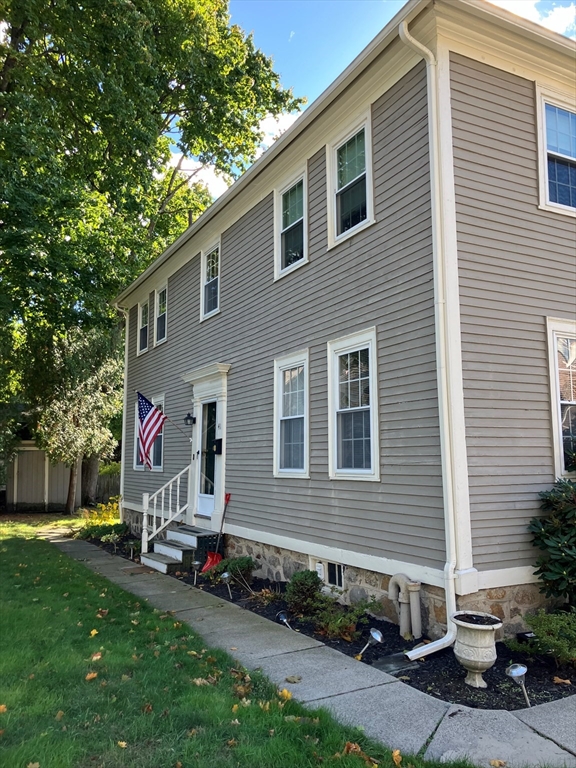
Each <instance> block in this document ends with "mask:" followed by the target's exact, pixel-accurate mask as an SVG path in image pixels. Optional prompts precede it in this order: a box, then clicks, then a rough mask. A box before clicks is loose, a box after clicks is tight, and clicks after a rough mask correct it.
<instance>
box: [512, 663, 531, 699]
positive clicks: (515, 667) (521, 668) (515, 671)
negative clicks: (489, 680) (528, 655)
mask: <svg viewBox="0 0 576 768" xmlns="http://www.w3.org/2000/svg"><path fill="white" fill-rule="evenodd" d="M527 671H528V667H527V666H526V665H525V664H510V666H509V667H507V668H506V674H507V675H508V677H511V678H512V680H514V682H515V683H518V685H519V686H520V688H522V693H523V694H524V698H525V699H526V704H527V705H528V706H529V707H531V706H532V705H531V704H530V699H529V698H528V694H527V693H526V683H525V682H524V681H525V678H526V672H527Z"/></svg>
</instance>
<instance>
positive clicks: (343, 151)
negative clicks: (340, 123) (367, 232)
mask: <svg viewBox="0 0 576 768" xmlns="http://www.w3.org/2000/svg"><path fill="white" fill-rule="evenodd" d="M336 180H337V191H336V234H337V235H341V234H343V233H344V232H347V231H348V230H349V229H353V228H354V227H356V226H357V225H358V224H360V223H361V222H362V221H364V220H365V219H366V218H367V216H368V206H367V202H368V200H367V186H366V129H365V128H362V130H361V131H358V133H357V134H356V135H354V136H352V138H350V139H348V140H347V141H346V142H345V143H344V144H342V145H341V146H340V147H338V148H337V149H336Z"/></svg>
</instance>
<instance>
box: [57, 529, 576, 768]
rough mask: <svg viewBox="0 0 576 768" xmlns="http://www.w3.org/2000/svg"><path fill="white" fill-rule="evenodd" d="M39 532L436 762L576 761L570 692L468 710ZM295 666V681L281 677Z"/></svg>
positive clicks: (311, 698)
mask: <svg viewBox="0 0 576 768" xmlns="http://www.w3.org/2000/svg"><path fill="white" fill-rule="evenodd" d="M45 538H47V539H48V540H49V541H51V542H52V543H53V544H55V545H56V546H57V547H58V548H59V549H60V550H62V552H65V553H66V554H67V555H69V556H70V557H72V558H73V559H75V560H78V561H80V562H82V563H84V565H86V567H87V568H89V569H90V570H92V571H94V572H95V573H98V574H100V575H101V576H103V577H105V578H107V579H109V580H110V581H111V582H113V583H114V584H117V585H118V586H119V587H122V588H123V589H125V590H127V591H129V592H132V593H133V594H135V595H137V596H138V597H141V598H142V599H143V600H146V601H147V602H148V603H149V604H150V605H152V606H154V607H155V608H158V609H160V610H162V611H174V612H175V614H176V615H177V616H178V620H179V621H183V622H186V623H187V624H189V625H190V627H192V628H193V629H194V631H195V632H198V633H199V634H200V635H202V637H203V638H204V639H205V640H206V643H207V644H208V645H211V646H213V647H218V648H222V649H224V650H226V651H228V652H229V653H230V654H231V655H233V656H234V657H235V658H236V659H238V661H239V662H240V663H241V664H243V665H244V666H245V667H247V668H248V669H255V668H256V667H257V668H259V669H261V670H262V671H263V672H264V673H265V674H266V675H267V676H268V677H269V678H270V680H272V681H273V682H274V683H276V684H277V685H279V686H281V687H282V688H284V687H285V688H288V689H289V690H290V691H291V692H292V694H293V696H294V698H295V699H298V700H299V701H302V702H306V703H307V704H310V705H312V706H313V707H326V708H327V709H329V710H330V711H331V712H332V713H333V714H334V716H335V717H336V718H337V719H338V720H340V721H341V722H343V723H348V724H351V725H355V726H361V727H362V728H363V729H364V731H365V733H366V734H367V735H369V736H371V737H372V738H374V739H376V740H378V741H380V742H382V743H384V744H386V745H387V746H389V747H390V748H392V749H400V750H401V752H403V753H412V754H417V753H419V754H421V755H422V756H423V757H425V758H431V759H436V760H440V761H448V760H458V759H462V758H467V759H468V760H469V761H470V762H471V763H473V764H474V765H477V766H482V768H491V767H490V761H491V760H503V761H505V763H506V766H507V768H523V766H541V765H547V766H574V768H576V696H570V697H569V698H565V699H562V700H560V701H555V702H552V703H550V704H541V705H540V706H537V707H532V708H530V709H522V710H516V711H514V712H507V711H505V710H480V709H469V708H468V707H464V706H460V705H457V706H456V705H451V704H449V703H447V702H443V701H440V700H438V699H435V698H433V697H432V696H428V695H426V694H425V693H421V692H420V691H418V690H416V689H414V688H411V687H410V686H408V685H405V684H404V683H402V682H401V681H399V680H397V679H396V678H395V677H392V676H391V675H388V674H386V673H385V672H381V671H380V670H377V669H375V668H374V667H371V666H368V665H366V664H362V663H359V662H357V661H356V660H354V659H351V658H350V657H348V656H345V655H344V654H341V653H338V652H337V651H334V650H332V649H331V648H327V647H326V646H324V645H323V644H322V643H320V642H318V641H317V640H314V639H312V638H309V637H306V636H305V635H300V634H298V633H296V632H291V631H290V630H289V629H287V628H286V627H283V626H281V625H279V624H275V623H273V622H270V621H268V620H267V619H264V618H262V617H261V616H258V615H256V614H254V613H251V612H250V611H247V610H244V609H243V608H240V607H239V606H237V605H234V604H232V603H228V602H226V601H223V600H220V599H219V598H216V597H214V596H213V595H210V594H207V593H205V592H202V591H201V590H199V589H195V588H194V587H190V586H188V585H187V584H184V583H182V582H180V581H177V580H176V579H173V578H171V577H170V576H164V575H162V574H159V573H156V572H153V573H150V572H149V571H148V569H146V568H144V567H140V566H135V565H134V564H131V563H129V562H127V561H126V560H125V559H123V558H120V557H116V556H114V555H109V554H108V553H107V552H105V551H104V550H102V549H99V548H98V547H96V546H94V545H93V544H89V543H88V542H85V541H76V540H71V539H66V538H63V537H62V534H61V533H59V532H56V531H54V532H51V533H48V534H46V536H45ZM293 675H297V676H299V677H301V681H300V682H299V683H297V684H291V683H287V682H286V678H287V677H290V676H293Z"/></svg>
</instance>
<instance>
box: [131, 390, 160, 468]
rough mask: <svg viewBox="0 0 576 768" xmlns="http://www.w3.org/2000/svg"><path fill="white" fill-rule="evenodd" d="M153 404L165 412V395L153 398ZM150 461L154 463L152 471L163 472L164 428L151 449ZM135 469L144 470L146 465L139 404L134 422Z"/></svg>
mask: <svg viewBox="0 0 576 768" xmlns="http://www.w3.org/2000/svg"><path fill="white" fill-rule="evenodd" d="M151 402H152V403H153V404H154V405H155V406H156V408H158V410H159V411H162V412H164V395H159V396H158V397H153V398H152V400H151ZM150 459H151V461H152V469H153V470H155V471H157V472H161V471H162V469H163V460H164V428H162V431H161V432H160V433H159V434H158V436H157V437H156V439H155V440H154V443H153V445H152V448H151V449H150ZM134 469H144V463H143V461H142V459H141V457H140V440H139V438H138V403H136V415H135V420H134Z"/></svg>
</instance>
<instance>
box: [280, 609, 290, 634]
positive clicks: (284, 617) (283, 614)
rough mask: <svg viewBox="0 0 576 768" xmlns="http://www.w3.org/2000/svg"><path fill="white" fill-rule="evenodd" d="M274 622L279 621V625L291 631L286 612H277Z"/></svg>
mask: <svg viewBox="0 0 576 768" xmlns="http://www.w3.org/2000/svg"><path fill="white" fill-rule="evenodd" d="M276 621H279V622H280V624H285V625H286V626H287V627H288V629H292V627H291V626H290V624H288V614H287V613H286V611H279V612H278V613H277V614H276ZM292 632H294V630H293V629H292Z"/></svg>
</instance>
